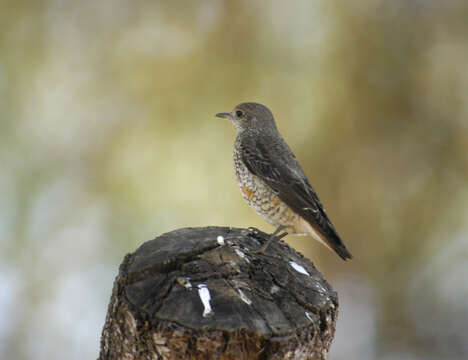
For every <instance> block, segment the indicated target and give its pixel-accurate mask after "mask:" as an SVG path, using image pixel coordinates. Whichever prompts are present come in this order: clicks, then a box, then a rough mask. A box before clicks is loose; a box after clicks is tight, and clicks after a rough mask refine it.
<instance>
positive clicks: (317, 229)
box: [216, 103, 352, 260]
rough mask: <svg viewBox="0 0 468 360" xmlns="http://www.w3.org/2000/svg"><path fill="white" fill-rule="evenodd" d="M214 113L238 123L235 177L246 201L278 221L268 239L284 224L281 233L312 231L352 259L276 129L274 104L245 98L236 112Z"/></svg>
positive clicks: (334, 248)
mask: <svg viewBox="0 0 468 360" xmlns="http://www.w3.org/2000/svg"><path fill="white" fill-rule="evenodd" d="M216 116H218V117H222V118H229V119H230V120H231V121H232V122H233V124H234V126H235V127H236V129H237V137H236V140H235V143H234V154H233V157H234V169H235V173H236V176H237V181H238V183H239V187H240V189H241V192H242V196H243V197H244V199H245V200H246V201H247V203H248V204H249V205H250V206H251V207H252V208H253V209H254V210H255V211H256V212H257V213H258V214H260V215H261V216H262V217H263V218H264V219H265V220H266V221H268V222H269V223H270V224H272V225H274V226H277V229H276V230H275V232H274V233H273V234H272V237H271V239H270V241H271V240H272V239H273V238H274V236H275V235H277V234H278V233H279V232H280V231H282V230H285V233H284V234H283V235H282V236H284V235H285V234H287V233H292V234H298V235H310V236H312V237H314V238H315V239H317V240H319V241H320V242H322V243H323V244H325V245H326V246H328V247H330V248H331V249H333V250H334V251H335V252H336V253H337V254H338V255H339V256H340V257H341V258H342V259H344V260H346V259H351V258H352V256H351V254H350V253H349V251H348V250H347V249H346V247H345V245H344V244H343V242H342V241H341V239H340V237H339V235H338V233H337V232H336V229H335V227H334V226H333V224H332V223H331V221H330V220H329V218H328V216H327V214H326V213H325V210H324V209H323V206H322V204H321V202H320V200H319V198H318V196H317V194H316V193H315V191H314V189H313V188H312V186H311V185H310V183H309V181H308V180H307V177H306V176H305V174H304V171H303V170H302V168H301V166H300V165H299V163H298V161H297V160H296V157H295V156H294V154H293V152H292V151H291V149H290V148H289V146H288V145H287V144H286V142H285V141H284V140H283V138H282V137H281V135H280V133H279V132H278V129H277V128H276V124H275V120H274V118H273V114H272V113H271V112H270V110H269V109H268V108H267V107H266V106H264V105H261V104H257V103H242V104H240V105H238V106H236V107H235V108H234V110H233V111H232V112H230V113H219V114H216ZM282 236H280V237H282ZM270 241H268V242H267V243H266V244H265V246H264V247H263V248H262V250H261V251H264V250H266V247H267V246H268V245H269V243H270Z"/></svg>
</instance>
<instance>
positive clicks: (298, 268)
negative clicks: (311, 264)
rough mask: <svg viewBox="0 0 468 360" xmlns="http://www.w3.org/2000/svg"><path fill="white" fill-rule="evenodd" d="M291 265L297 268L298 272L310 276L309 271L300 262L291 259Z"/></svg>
mask: <svg viewBox="0 0 468 360" xmlns="http://www.w3.org/2000/svg"><path fill="white" fill-rule="evenodd" d="M289 265H291V266H292V268H293V269H294V270H296V271H297V272H298V273H301V274H304V275H307V276H310V275H309V273H308V272H307V270H306V269H304V267H303V266H301V265H299V264H296V263H295V262H294V261H290V262H289Z"/></svg>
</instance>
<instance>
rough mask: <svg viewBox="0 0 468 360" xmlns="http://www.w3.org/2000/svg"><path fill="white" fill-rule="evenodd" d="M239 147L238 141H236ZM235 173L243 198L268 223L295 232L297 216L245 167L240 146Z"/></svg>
mask: <svg viewBox="0 0 468 360" xmlns="http://www.w3.org/2000/svg"><path fill="white" fill-rule="evenodd" d="M236 145H237V141H236ZM233 158H234V171H235V173H236V178H237V183H238V184H239V188H240V190H241V193H242V197H243V198H244V199H245V200H246V201H247V203H248V204H249V205H250V206H251V207H252V208H253V209H254V210H255V211H256V212H257V213H258V214H259V215H260V216H262V217H263V218H264V219H265V220H266V221H268V222H269V223H270V224H272V225H274V226H278V225H283V226H286V227H288V228H289V230H290V232H292V233H294V232H295V227H296V224H298V222H299V221H300V217H299V215H297V214H295V213H294V212H293V211H292V210H291V209H290V208H289V207H288V206H287V205H286V204H285V203H283V201H281V199H280V198H279V197H278V196H276V194H275V193H274V191H273V190H272V189H270V187H268V185H266V184H265V183H264V182H263V181H262V180H261V179H260V178H259V177H258V176H256V175H253V174H252V173H251V172H250V171H249V170H248V169H247V167H246V166H245V165H244V163H243V161H242V159H241V154H240V151H239V150H238V146H235V147H234V156H233Z"/></svg>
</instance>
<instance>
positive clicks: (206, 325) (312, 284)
mask: <svg viewBox="0 0 468 360" xmlns="http://www.w3.org/2000/svg"><path fill="white" fill-rule="evenodd" d="M267 238H268V235H267V234H265V233H263V232H260V231H258V230H256V229H249V230H247V229H238V228H229V227H204V228H184V229H179V230H175V231H172V232H169V233H166V234H164V235H161V236H159V237H157V238H156V239H154V240H152V241H148V242H146V243H144V244H143V245H142V246H140V247H139V248H138V249H137V250H136V251H135V252H134V253H133V254H130V255H128V256H127V258H126V259H125V261H124V263H123V264H122V267H121V270H120V275H119V276H120V277H121V280H122V281H123V283H122V285H123V287H122V290H123V291H124V294H125V297H126V299H127V301H128V303H129V304H130V306H131V307H132V308H133V311H132V312H133V314H134V316H135V314H137V313H138V314H140V315H139V316H140V317H142V318H144V319H142V321H143V322H149V323H151V324H152V325H153V326H156V325H157V326H160V324H161V323H164V324H176V325H177V326H179V327H181V328H184V329H191V330H193V331H198V330H204V331H206V330H220V331H227V332H232V331H239V330H241V329H242V330H247V331H249V332H252V333H254V334H256V335H257V336H263V337H265V338H273V337H275V338H283V339H288V337H291V336H300V333H303V332H305V331H306V332H310V330H311V329H310V328H311V327H312V328H314V330H313V332H314V333H315V335H318V336H319V337H320V338H321V340H322V342H324V344H323V345H324V346H325V347H326V348H327V349H328V347H329V345H330V343H331V340H332V338H333V333H334V329H335V322H336V316H337V306H338V300H337V295H336V293H335V292H334V291H333V290H332V288H331V287H330V285H329V284H328V283H327V282H326V281H325V280H324V279H323V277H322V276H321V274H320V273H319V272H318V271H317V270H316V268H315V267H314V265H313V264H312V263H311V262H310V261H309V260H307V259H306V258H304V257H303V256H302V255H301V254H299V253H298V252H296V251H295V250H293V249H291V248H290V247H289V246H287V245H286V244H285V243H284V242H282V241H280V242H276V243H274V244H272V245H271V246H270V247H269V248H268V250H267V253H268V255H271V256H265V255H262V254H256V253H254V252H253V251H255V250H257V249H258V248H259V247H260V246H261V245H262V243H263V242H264V241H265V239H267Z"/></svg>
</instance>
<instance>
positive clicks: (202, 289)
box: [198, 284, 213, 317]
mask: <svg viewBox="0 0 468 360" xmlns="http://www.w3.org/2000/svg"><path fill="white" fill-rule="evenodd" d="M198 295H199V296H200V299H201V302H202V304H203V306H204V307H205V309H204V310H203V317H207V316H210V315H211V314H213V310H212V309H211V304H210V300H211V295H210V290H208V288H207V287H206V285H205V284H200V285H198Z"/></svg>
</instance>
